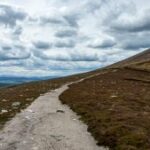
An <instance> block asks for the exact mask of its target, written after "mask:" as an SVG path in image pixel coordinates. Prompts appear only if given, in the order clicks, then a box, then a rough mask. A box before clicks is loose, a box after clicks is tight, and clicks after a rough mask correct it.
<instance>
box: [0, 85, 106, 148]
mask: <svg viewBox="0 0 150 150" xmlns="http://www.w3.org/2000/svg"><path fill="white" fill-rule="evenodd" d="M67 88H68V85H64V86H62V87H61V88H59V89H56V90H54V91H51V92H49V93H47V94H45V95H43V96H40V97H39V98H38V99H36V100H35V101H34V102H33V103H32V104H31V105H30V106H29V107H28V108H27V109H25V110H23V111H22V112H21V113H19V114H18V115H16V117H15V118H13V119H12V120H11V121H9V122H8V123H7V124H6V125H5V127H4V129H3V130H2V131H0V150H107V148H104V147H98V146H97V145H96V141H95V140H94V139H93V137H92V136H91V135H90V133H88V132H87V126H86V125H85V124H83V123H82V122H81V121H79V117H78V116H77V115H76V114H75V113H74V112H73V111H72V110H71V109H70V108H69V107H68V106H66V105H62V104H61V102H60V101H59V98H58V97H59V95H60V94H61V93H62V92H64V91H65V90H67Z"/></svg>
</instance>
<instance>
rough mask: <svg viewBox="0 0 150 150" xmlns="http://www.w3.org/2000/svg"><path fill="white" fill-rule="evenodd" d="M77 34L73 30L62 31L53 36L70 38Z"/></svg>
mask: <svg viewBox="0 0 150 150" xmlns="http://www.w3.org/2000/svg"><path fill="white" fill-rule="evenodd" d="M76 35H77V32H76V31H75V30H62V31H58V32H57V33H56V34H55V36H56V37H60V38H63V37H72V36H76Z"/></svg>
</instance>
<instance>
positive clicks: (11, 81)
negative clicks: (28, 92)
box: [0, 76, 56, 88]
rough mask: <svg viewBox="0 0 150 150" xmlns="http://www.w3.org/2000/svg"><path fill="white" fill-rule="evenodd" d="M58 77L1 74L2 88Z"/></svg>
mask: <svg viewBox="0 0 150 150" xmlns="http://www.w3.org/2000/svg"><path fill="white" fill-rule="evenodd" d="M52 78H56V77H52V76H51V77H11V76H0V88H1V87H6V86H11V85H16V84H21V83H26V82H32V81H38V80H47V79H52Z"/></svg>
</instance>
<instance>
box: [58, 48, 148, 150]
mask: <svg viewBox="0 0 150 150" xmlns="http://www.w3.org/2000/svg"><path fill="white" fill-rule="evenodd" d="M147 56H148V57H147ZM145 58H146V59H145ZM134 60H136V61H134ZM149 60H150V50H148V51H146V55H143V54H142V55H141V54H140V55H137V56H136V57H133V58H130V59H127V60H125V61H123V64H121V63H120V62H119V63H118V64H115V65H112V66H111V67H108V69H107V71H106V72H105V73H102V71H99V73H101V74H100V75H99V76H95V77H92V78H90V79H86V80H85V81H83V82H81V83H77V84H73V85H71V86H70V89H69V90H67V91H65V92H64V93H63V94H62V95H61V96H60V99H61V100H62V102H63V103H65V104H68V105H69V106H70V107H71V108H72V109H73V110H74V111H76V112H77V113H78V114H79V115H81V119H82V120H83V121H84V122H85V123H87V124H88V130H89V131H90V132H91V133H92V134H93V136H94V137H95V138H96V139H97V141H98V144H99V145H106V146H109V147H110V148H111V149H112V150H149V149H150V140H149V136H150V128H149V127H150V61H149Z"/></svg>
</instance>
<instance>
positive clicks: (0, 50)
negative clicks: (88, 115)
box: [0, 0, 150, 76]
mask: <svg viewBox="0 0 150 150" xmlns="http://www.w3.org/2000/svg"><path fill="white" fill-rule="evenodd" d="M149 12H150V1H148V0H127V1H125V0H32V1H31V0H1V1H0V76H2V75H19V76H62V75H68V74H72V73H77V72H84V71H88V70H92V69H96V68H100V67H102V66H106V65H108V64H111V63H114V62H116V61H119V60H122V59H124V58H127V57H129V56H132V55H134V54H136V53H138V52H140V51H142V50H145V49H146V48H149V47H150V13H149Z"/></svg>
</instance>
